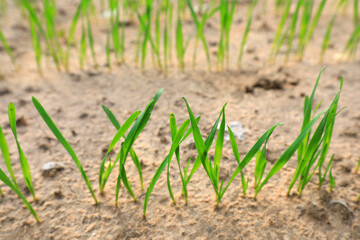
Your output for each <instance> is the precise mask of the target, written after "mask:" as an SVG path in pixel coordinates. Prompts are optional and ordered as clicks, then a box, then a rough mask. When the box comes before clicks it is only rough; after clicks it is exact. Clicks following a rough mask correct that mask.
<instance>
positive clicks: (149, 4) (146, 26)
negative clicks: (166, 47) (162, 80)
mask: <svg viewBox="0 0 360 240" xmlns="http://www.w3.org/2000/svg"><path fill="white" fill-rule="evenodd" d="M153 2H154V0H146V4H145V8H146V11H145V13H144V14H143V15H141V14H140V13H139V11H138V9H137V8H134V11H135V12H136V15H137V17H138V19H139V21H140V27H139V32H138V41H137V43H138V45H137V49H136V56H135V62H137V59H138V58H139V57H138V55H140V53H141V69H142V70H144V69H145V60H146V55H147V45H148V42H150V44H151V49H152V51H153V53H155V55H156V58H157V64H158V66H159V68H160V69H162V64H161V59H160V51H159V49H158V48H157V47H156V44H155V42H154V40H153V38H152V36H151V13H152V9H153ZM141 34H144V39H143V41H142V43H141V41H140V37H141ZM140 49H141V51H140Z"/></svg>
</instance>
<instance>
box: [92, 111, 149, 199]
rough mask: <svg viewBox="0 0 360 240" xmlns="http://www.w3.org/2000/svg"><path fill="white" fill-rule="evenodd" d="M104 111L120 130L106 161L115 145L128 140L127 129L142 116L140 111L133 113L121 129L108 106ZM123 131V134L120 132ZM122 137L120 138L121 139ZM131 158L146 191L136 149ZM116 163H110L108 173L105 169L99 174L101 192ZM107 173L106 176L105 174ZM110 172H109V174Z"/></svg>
mask: <svg viewBox="0 0 360 240" xmlns="http://www.w3.org/2000/svg"><path fill="white" fill-rule="evenodd" d="M102 108H103V110H104V111H105V113H106V115H107V117H108V118H109V120H110V121H111V123H112V124H113V125H114V127H115V128H116V130H118V133H117V134H116V135H115V137H114V139H113V141H112V142H111V144H110V147H109V150H108V151H107V153H106V156H105V157H104V160H105V161H106V159H107V156H108V154H109V153H110V151H111V149H113V147H114V146H115V144H116V143H117V142H118V141H119V140H120V138H121V137H123V138H124V139H125V140H126V136H125V132H126V131H127V129H128V128H129V127H130V125H131V124H132V122H133V121H135V120H136V118H137V117H138V115H139V114H140V111H137V112H135V113H133V114H132V115H131V116H130V117H129V118H128V120H127V121H125V123H124V125H123V129H121V126H120V123H119V122H118V120H117V119H116V117H115V116H114V114H113V113H112V112H111V111H110V109H108V108H107V107H106V106H104V105H103V106H102ZM120 129H121V132H120ZM119 137H120V138H119ZM130 156H131V159H132V160H133V162H134V164H135V166H136V168H137V170H138V172H139V177H140V185H141V190H143V189H144V186H143V177H142V171H141V164H140V161H139V158H138V156H137V154H136V153H135V151H134V149H133V148H131V149H130ZM104 160H103V162H102V164H101V165H102V168H104V166H105V161H104ZM118 160H119V159H118V158H117V160H115V161H116V162H117V161H118ZM116 162H114V163H113V164H111V161H109V163H110V164H109V167H108V169H107V171H105V169H103V170H102V171H100V172H101V173H100V174H99V176H102V177H103V178H102V179H99V185H100V186H101V187H100V192H103V190H104V189H103V187H104V186H105V182H104V180H105V179H107V178H108V175H107V174H110V172H111V171H112V168H114V166H115V164H116ZM104 171H105V174H104ZM108 171H109V172H108Z"/></svg>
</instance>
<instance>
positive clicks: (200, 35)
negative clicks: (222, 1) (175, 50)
mask: <svg viewBox="0 0 360 240" xmlns="http://www.w3.org/2000/svg"><path fill="white" fill-rule="evenodd" d="M186 3H187V5H188V7H189V9H190V13H191V16H192V18H193V21H194V23H195V26H196V30H197V33H196V39H195V47H194V55H193V68H195V66H196V53H197V46H198V42H199V41H201V43H202V44H203V47H204V50H205V55H206V60H207V64H208V70H209V71H210V70H211V60H210V52H209V47H208V44H207V42H206V39H205V35H204V27H205V23H206V21H207V20H208V19H210V18H211V17H212V16H213V15H214V14H215V13H216V12H217V11H218V10H220V7H215V8H213V9H211V6H210V5H209V7H207V8H206V10H205V12H204V13H203V16H202V19H201V20H199V19H198V16H197V14H196V12H195V10H194V7H193V5H192V3H191V0H186Z"/></svg>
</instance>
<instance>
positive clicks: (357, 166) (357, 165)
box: [355, 158, 360, 172]
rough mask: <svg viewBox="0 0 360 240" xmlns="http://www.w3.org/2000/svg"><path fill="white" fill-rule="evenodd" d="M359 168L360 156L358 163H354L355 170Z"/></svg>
mask: <svg viewBox="0 0 360 240" xmlns="http://www.w3.org/2000/svg"><path fill="white" fill-rule="evenodd" d="M359 168H360V158H359V161H358V163H357V164H356V167H355V172H357V171H359Z"/></svg>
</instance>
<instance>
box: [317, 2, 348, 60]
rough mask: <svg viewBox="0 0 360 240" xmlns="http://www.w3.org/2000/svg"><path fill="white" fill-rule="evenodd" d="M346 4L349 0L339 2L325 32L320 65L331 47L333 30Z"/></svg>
mask: <svg viewBox="0 0 360 240" xmlns="http://www.w3.org/2000/svg"><path fill="white" fill-rule="evenodd" d="M346 2H347V0H339V2H338V4H337V6H336V9H335V12H334V13H333V15H332V17H331V20H330V22H329V25H328V27H327V28H326V32H325V35H324V40H323V43H322V46H321V52H320V63H322V62H323V60H324V55H325V52H326V50H327V49H328V47H329V45H330V39H331V31H332V28H333V26H334V23H335V20H336V18H337V16H338V14H339V13H340V10H341V8H342V7H343V6H344V5H345V4H346Z"/></svg>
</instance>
